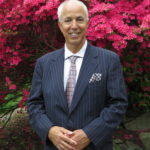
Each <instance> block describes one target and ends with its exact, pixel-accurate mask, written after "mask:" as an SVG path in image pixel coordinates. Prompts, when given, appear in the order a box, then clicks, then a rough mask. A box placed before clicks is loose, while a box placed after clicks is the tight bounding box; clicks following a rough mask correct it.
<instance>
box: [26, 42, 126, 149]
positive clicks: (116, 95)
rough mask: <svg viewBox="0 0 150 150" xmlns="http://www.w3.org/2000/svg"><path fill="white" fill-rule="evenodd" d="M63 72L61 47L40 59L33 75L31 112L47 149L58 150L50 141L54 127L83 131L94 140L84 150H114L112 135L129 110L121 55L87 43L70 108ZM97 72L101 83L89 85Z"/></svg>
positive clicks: (29, 107)
mask: <svg viewBox="0 0 150 150" xmlns="http://www.w3.org/2000/svg"><path fill="white" fill-rule="evenodd" d="M63 70H64V49H63V48H62V49H60V50H56V51H54V52H52V53H48V54H46V55H44V56H42V57H41V58H39V59H38V60H37V63H36V67H35V71H34V74H33V80H32V88H31V92H30V97H29V99H28V113H29V119H30V123H31V125H32V127H33V128H34V130H35V131H36V132H37V134H38V135H39V136H40V137H41V139H42V140H43V141H45V150H56V148H55V147H54V146H53V145H52V143H51V142H50V141H49V140H48V138H47V134H48V130H49V128H50V127H52V126H54V125H57V126H61V127H64V128H67V129H69V130H72V131H73V130H76V129H83V130H84V131H85V133H86V134H87V135H88V137H89V138H90V140H91V144H90V145H89V146H88V147H87V148H86V149H85V150H112V138H111V137H112V132H113V130H114V128H116V127H117V126H118V125H119V123H120V122H121V120H122V118H123V115H124V114H125V111H126V108H127V97H126V93H125V86H124V80H123V75H122V71H121V65H120V61H119V57H118V55H116V54H115V53H113V52H111V51H108V50H104V49H102V48H97V47H94V46H92V45H90V44H88V46H87V50H86V53H85V56H84V59H83V63H82V66H81V70H80V74H79V78H78V81H77V84H76V88H75V93H74V97H73V100H72V104H71V108H70V109H68V107H67V100H66V97H65V94H64V84H63V78H64V77H63V74H64V73H63ZM94 73H101V74H102V76H101V80H100V81H97V82H93V83H89V81H90V78H91V76H92V75H93V74H94Z"/></svg>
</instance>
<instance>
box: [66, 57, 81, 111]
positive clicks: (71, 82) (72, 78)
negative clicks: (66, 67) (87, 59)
mask: <svg viewBox="0 0 150 150" xmlns="http://www.w3.org/2000/svg"><path fill="white" fill-rule="evenodd" d="M77 58H78V56H71V57H69V60H70V62H71V65H70V71H69V77H68V80H67V85H66V96H67V100H68V107H69V108H70V106H71V102H72V98H73V94H74V89H75V85H76V73H77V71H76V64H75V63H76V60H77Z"/></svg>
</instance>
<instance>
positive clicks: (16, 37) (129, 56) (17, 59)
mask: <svg viewBox="0 0 150 150" xmlns="http://www.w3.org/2000/svg"><path fill="white" fill-rule="evenodd" d="M60 2H62V1H61V0H36V1H35V0H13V2H12V0H0V79H1V80H0V105H2V106H3V108H5V107H6V106H7V105H9V103H10V102H9V101H15V102H16V101H17V103H18V101H19V107H23V105H25V101H26V99H27V96H28V94H29V92H28V91H29V89H30V84H31V77H32V73H33V68H34V64H35V60H36V59H37V58H38V57H40V56H41V55H43V54H45V53H47V52H50V51H53V50H55V49H57V48H60V47H61V46H62V45H63V42H64V39H63V36H62V35H61V33H60V31H59V30H58V26H57V15H56V12H57V7H58V5H59V4H60ZM84 2H85V3H86V4H87V6H88V8H89V17H90V22H89V28H88V33H87V39H88V40H89V41H90V42H91V43H93V44H94V45H97V46H99V47H104V48H107V49H110V50H112V51H115V52H117V53H118V54H119V55H120V56H121V61H122V64H123V71H124V74H125V80H126V82H127V89H128V96H129V104H130V105H129V106H130V109H132V108H135V109H142V110H143V109H144V110H149V107H150V101H149V93H148V92H149V91H150V86H149V83H150V82H149V80H150V79H149V74H148V72H149V71H150V68H149V66H150V63H149V60H148V57H149V56H150V51H149V50H148V49H149V48H150V42H149V39H150V2H149V0H101V1H99V0H91V1H90V0H84ZM18 93H19V94H18ZM11 94H12V95H13V97H12V98H10V99H9V98H8V97H10V96H11ZM16 96H18V97H19V98H17V97H16ZM16 98H17V99H16ZM17 103H16V104H15V105H17ZM10 109H13V108H12V106H11V107H10ZM0 111H1V110H0Z"/></svg>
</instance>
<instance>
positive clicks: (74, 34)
mask: <svg viewBox="0 0 150 150" xmlns="http://www.w3.org/2000/svg"><path fill="white" fill-rule="evenodd" d="M79 34H80V33H79V32H76V33H70V36H71V37H72V38H77V37H78V36H79Z"/></svg>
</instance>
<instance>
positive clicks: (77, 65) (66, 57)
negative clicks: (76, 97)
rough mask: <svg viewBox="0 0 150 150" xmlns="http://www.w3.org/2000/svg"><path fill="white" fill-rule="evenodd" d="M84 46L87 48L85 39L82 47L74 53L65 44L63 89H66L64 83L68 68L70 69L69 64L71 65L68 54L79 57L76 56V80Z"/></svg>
mask: <svg viewBox="0 0 150 150" xmlns="http://www.w3.org/2000/svg"><path fill="white" fill-rule="evenodd" d="M86 48H87V41H85V43H84V45H83V46H82V48H81V49H80V50H79V51H78V52H77V53H75V54H74V53H72V52H71V51H70V50H69V49H68V48H67V46H66V44H65V55H64V57H65V62H64V90H66V85H67V80H68V76H69V70H70V65H71V62H70V60H69V57H70V56H79V58H77V60H76V70H77V75H76V81H77V79H78V76H79V72H80V68H81V65H82V61H83V57H84V54H85V51H86Z"/></svg>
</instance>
